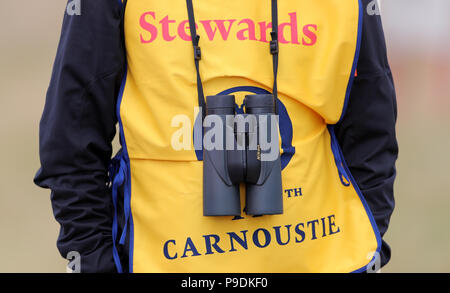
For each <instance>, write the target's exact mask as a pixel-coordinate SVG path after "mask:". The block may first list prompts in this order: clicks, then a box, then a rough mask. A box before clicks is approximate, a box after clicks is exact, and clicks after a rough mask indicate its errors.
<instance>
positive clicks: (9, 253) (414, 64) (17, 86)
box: [0, 0, 450, 272]
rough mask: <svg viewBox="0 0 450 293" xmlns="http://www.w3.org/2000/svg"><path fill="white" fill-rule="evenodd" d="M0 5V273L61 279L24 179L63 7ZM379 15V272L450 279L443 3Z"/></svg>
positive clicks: (47, 224) (415, 1)
mask: <svg viewBox="0 0 450 293" xmlns="http://www.w3.org/2000/svg"><path fill="white" fill-rule="evenodd" d="M0 1H1V2H0V3H1V9H0V23H1V25H0V85H1V86H0V109H1V111H2V115H1V123H0V137H1V143H0V161H1V163H2V165H1V167H0V272H65V265H66V261H65V260H64V259H62V258H61V257H60V255H59V253H58V251H57V249H56V238H57V235H58V228H59V227H58V224H57V223H56V222H55V220H54V219H53V214H52V211H51V206H50V200H49V198H50V196H49V191H47V190H42V189H39V188H37V187H35V186H34V185H33V183H32V179H33V176H34V173H35V172H36V170H37V169H38V168H39V158H38V124H39V119H40V116H41V113H42V109H43V106H44V100H45V93H46V89H47V86H48V82H49V79H50V74H51V69H52V64H53V58H54V56H55V53H56V47H57V44H58V39H59V33H60V29H61V22H62V16H63V13H64V9H65V5H66V1H62V0H40V1H27V0H14V1H6V0H0ZM94 1H95V0H94ZM381 11H382V18H383V22H384V30H385V35H386V39H387V45H388V53H389V60H390V64H391V68H392V71H393V74H394V78H395V85H396V89H397V99H398V124H397V135H398V140H399V145H400V157H399V160H398V163H397V170H398V177H397V181H396V185H395V196H396V209H395V212H394V214H393V216H392V219H391V225H390V228H389V230H388V232H387V234H386V236H385V239H386V240H387V242H388V243H389V244H390V245H391V247H392V260H391V262H390V263H389V264H388V265H387V266H386V267H384V268H383V269H382V272H450V229H449V228H448V225H449V223H450V176H449V166H450V98H449V95H450V53H449V51H450V18H449V15H450V1H448V0H427V1H424V0H382V1H381Z"/></svg>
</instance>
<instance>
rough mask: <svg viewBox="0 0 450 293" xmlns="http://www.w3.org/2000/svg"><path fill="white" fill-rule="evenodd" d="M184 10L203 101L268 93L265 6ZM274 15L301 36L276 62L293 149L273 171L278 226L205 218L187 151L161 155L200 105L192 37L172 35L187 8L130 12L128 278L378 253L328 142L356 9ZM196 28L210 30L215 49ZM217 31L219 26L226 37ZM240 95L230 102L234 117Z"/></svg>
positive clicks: (286, 0) (266, 219) (296, 3)
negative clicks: (279, 202) (227, 94)
mask: <svg viewBox="0 0 450 293" xmlns="http://www.w3.org/2000/svg"><path fill="white" fill-rule="evenodd" d="M193 2H194V11H195V17H196V22H197V24H198V29H197V32H198V34H199V35H200V36H201V38H200V47H201V48H202V60H201V61H200V72H201V76H202V80H203V85H204V91H205V96H206V95H214V94H218V93H220V92H222V91H224V90H227V89H230V88H233V87H237V86H253V87H258V88H262V89H265V90H268V91H271V88H272V84H273V73H272V57H271V55H270V53H269V48H268V46H269V45H268V43H267V42H265V41H264V40H270V35H269V32H270V30H271V29H270V25H269V26H268V28H267V30H266V31H265V32H263V33H261V25H260V23H261V22H266V24H268V23H269V22H270V21H271V9H270V1H261V0H245V1H242V0H239V1H238V0H230V1H222V0H198V1H196V0H194V1H193ZM278 2H279V4H278V8H279V24H280V25H281V24H283V23H290V24H295V22H297V26H298V27H297V37H295V36H293V33H292V26H289V25H284V26H283V27H284V29H283V39H282V41H284V42H282V43H281V44H280V56H279V71H278V73H279V74H278V91H279V95H278V97H279V99H280V100H281V102H282V103H283V104H284V106H285V107H286V109H287V112H288V113H289V117H290V120H291V122H292V128H293V140H292V145H293V146H294V147H295V154H294V156H293V157H292V159H291V160H290V162H289V164H288V165H287V166H286V168H284V170H283V171H282V179H283V189H284V191H285V192H284V195H283V196H284V213H283V214H282V215H273V216H262V217H251V216H247V215H245V214H244V213H242V216H243V217H244V218H243V219H236V220H233V219H232V217H204V216H203V215H202V162H201V161H198V160H197V157H196V155H195V152H194V150H193V149H192V150H182V151H176V150H174V149H173V148H172V146H171V137H172V135H173V133H174V132H175V131H176V130H177V129H176V128H173V127H171V120H172V118H173V117H174V116H175V115H179V114H185V115H188V116H189V117H191V120H192V123H193V120H194V107H196V106H198V102H197V88H196V75H195V66H194V62H193V49H192V44H191V42H190V41H187V40H184V39H183V37H184V36H185V35H186V34H187V35H190V33H189V28H188V24H187V23H186V22H185V23H184V25H183V24H181V25H180V23H181V22H182V21H186V20H187V11H186V3H185V1H184V0H171V1H157V0H128V4H127V10H126V16H125V39H126V46H127V52H128V53H127V59H128V73H127V80H126V84H125V88H124V93H123V98H122V102H121V106H120V107H121V108H120V115H121V119H122V123H123V129H124V136H125V141H126V147H127V150H128V155H129V159H130V173H131V209H132V216H133V237H134V238H133V244H134V245H133V249H132V251H133V255H132V259H133V271H134V272H350V271H354V270H357V269H360V268H362V267H364V266H365V265H367V264H368V263H369V261H370V259H371V256H372V255H373V253H374V252H375V251H376V250H377V235H376V233H378V232H376V231H374V229H373V227H372V224H371V222H370V220H369V216H368V214H367V211H366V209H365V208H364V205H363V203H362V202H361V200H360V198H359V196H358V194H357V192H356V190H355V188H354V187H353V186H352V185H350V186H348V187H346V186H344V185H343V184H342V183H341V181H340V179H339V175H338V170H337V168H336V164H335V161H334V157H333V153H332V150H331V147H330V145H331V141H330V140H331V137H330V134H329V132H328V129H327V124H334V123H336V122H338V120H339V118H340V117H341V114H342V111H343V108H344V101H345V96H346V90H347V86H348V83H349V79H350V76H351V74H353V72H352V65H353V61H354V58H355V51H356V47H357V35H358V17H359V9H360V7H359V2H358V1H357V0H315V1H310V0H280V1H278ZM166 16H168V19H166V20H163V19H164V17H166ZM294 18H295V21H294V20H293V19H294ZM168 20H170V21H172V20H174V21H175V22H167V21H168ZM208 20H209V22H208ZM216 20H218V21H216ZM231 20H235V21H231ZM202 21H203V22H202ZM221 21H223V22H221ZM252 22H253V23H254V27H255V32H254V36H255V38H256V40H253V32H252V29H251V27H252V26H251V23H252ZM164 23H166V24H167V23H168V30H166V34H165V36H164V32H163V30H164V28H163V26H164ZM249 23H250V29H248V28H249V25H248V24H249ZM205 24H206V27H208V25H210V26H211V28H212V29H213V30H214V28H216V32H215V36H214V38H213V39H212V40H211V39H210V38H209V37H208V32H207V31H206V30H205ZM220 24H223V25H224V27H225V29H228V27H229V25H230V30H229V34H227V35H226V37H223V36H222V35H221V31H220V28H219V27H218V26H219V25H220ZM266 24H265V25H266ZM150 25H151V26H153V28H155V29H156V31H157V32H156V33H155V30H153V28H152V27H151V26H150ZM180 28H181V33H180ZM246 28H247V30H245V29H246ZM206 29H207V28H206ZM241 30H245V31H243V32H241V33H239V31H241ZM209 33H211V32H209ZM264 35H265V36H264ZM172 38H173V40H170V39H172ZM243 38H244V39H243ZM245 38H247V39H245ZM242 39H243V40H242ZM245 94H248V93H247V92H239V93H237V94H236V99H237V103H238V104H240V103H241V102H242V100H243V98H244V95H245ZM288 190H291V191H290V192H289V191H288ZM295 190H297V194H295ZM300 193H301V195H300ZM241 196H242V198H243V197H244V195H243V193H241ZM242 206H244V203H243V205H242ZM369 213H370V212H369ZM311 221H312V222H311ZM308 222H310V223H309V224H308ZM313 226H314V229H315V233H313ZM233 233H235V234H233ZM314 234H315V235H314ZM208 235H209V236H208ZM277 236H278V237H277ZM237 237H239V238H241V243H240V242H239V241H237ZM278 238H279V239H278ZM217 240H218V242H217V243H216V245H214V243H215V242H216V241H217ZM287 240H289V241H287ZM285 242H288V243H287V244H285V245H283V243H285ZM266 244H267V245H266ZM171 258H172V259H171Z"/></svg>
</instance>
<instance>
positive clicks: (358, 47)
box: [336, 0, 363, 124]
mask: <svg viewBox="0 0 450 293" xmlns="http://www.w3.org/2000/svg"><path fill="white" fill-rule="evenodd" d="M358 2H359V16H358V17H359V20H358V37H357V40H356V51H355V58H354V59H353V65H352V71H351V72H350V79H349V81H348V84H347V90H346V92H345V100H344V106H343V108H342V113H341V117H340V118H339V121H338V122H337V123H339V122H341V121H342V119H343V118H344V115H345V112H346V111H347V106H348V100H349V98H350V93H351V91H352V86H353V81H354V80H355V73H356V68H357V66H358V60H359V53H360V51H361V38H362V26H363V4H362V2H361V0H358ZM337 123H336V124H337Z"/></svg>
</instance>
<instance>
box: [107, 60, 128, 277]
mask: <svg viewBox="0 0 450 293" xmlns="http://www.w3.org/2000/svg"><path fill="white" fill-rule="evenodd" d="M127 74H128V73H127V66H125V74H124V76H123V79H122V83H121V86H120V91H119V96H118V99H117V105H116V115H117V120H118V122H119V131H120V133H119V136H120V143H121V145H122V149H121V150H120V151H119V152H118V153H117V155H116V156H115V157H114V158H113V159H112V165H113V167H112V169H111V170H112V172H113V173H112V174H111V175H110V176H111V182H112V195H113V206H114V219H113V227H112V232H113V233H112V234H113V256H114V262H115V264H116V268H117V271H118V272H119V273H122V272H123V269H122V264H121V262H120V258H119V255H118V252H117V247H116V245H117V236H118V235H117V232H118V220H117V217H118V215H117V199H118V198H117V192H118V188H119V187H120V186H123V192H124V195H123V200H124V203H123V206H124V216H125V223H124V227H123V231H122V234H121V236H120V239H119V244H120V245H125V240H126V237H127V234H128V235H129V237H130V238H129V272H130V273H132V272H133V247H134V225H133V215H132V212H131V171H130V170H131V168H130V158H129V156H128V150H127V144H126V140H125V133H124V131H123V123H122V119H121V117H120V106H121V104H122V98H123V93H124V90H125V84H126V80H127Z"/></svg>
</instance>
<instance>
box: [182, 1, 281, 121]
mask: <svg viewBox="0 0 450 293" xmlns="http://www.w3.org/2000/svg"><path fill="white" fill-rule="evenodd" d="M271 1H272V6H271V7H272V31H271V32H270V36H271V38H272V40H271V41H270V54H272V60H273V90H272V95H273V97H274V100H275V101H274V102H275V113H276V114H278V106H277V101H278V89H277V74H278V51H279V49H278V2H277V0H271ZM186 6H187V12H188V18H189V29H190V31H191V38H192V46H193V48H194V62H195V70H196V71H197V92H198V105H199V106H200V107H201V108H202V116H203V118H205V114H206V103H205V97H204V94H203V85H202V79H201V77H200V67H199V61H200V59H201V58H202V52H201V50H200V47H199V45H198V43H199V40H200V36H199V35H197V30H196V27H195V16H194V8H193V6H192V0H186Z"/></svg>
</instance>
